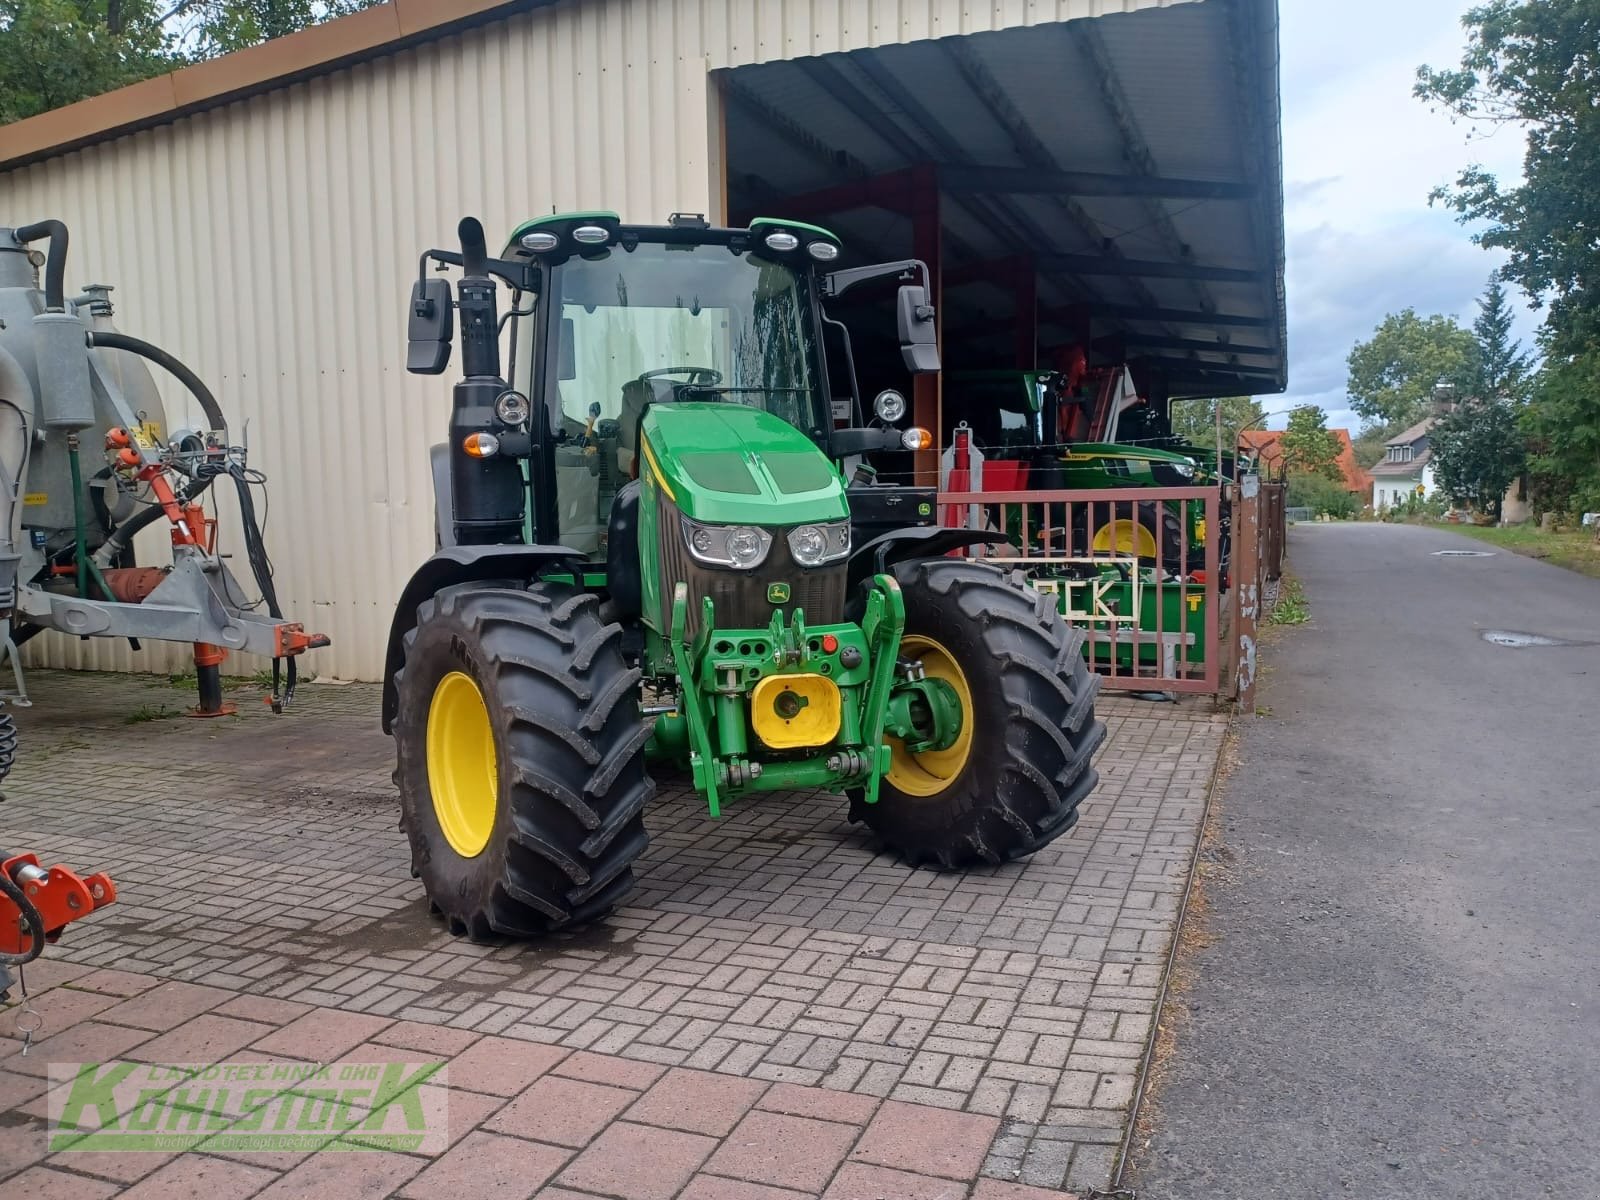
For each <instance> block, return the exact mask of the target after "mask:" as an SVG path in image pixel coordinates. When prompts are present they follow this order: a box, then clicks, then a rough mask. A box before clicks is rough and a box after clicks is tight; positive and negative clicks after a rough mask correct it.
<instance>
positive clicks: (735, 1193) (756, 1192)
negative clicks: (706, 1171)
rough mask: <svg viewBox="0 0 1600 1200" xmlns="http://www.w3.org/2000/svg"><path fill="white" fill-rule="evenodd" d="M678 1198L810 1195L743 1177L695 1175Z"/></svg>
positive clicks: (785, 1199)
mask: <svg viewBox="0 0 1600 1200" xmlns="http://www.w3.org/2000/svg"><path fill="white" fill-rule="evenodd" d="M678 1200H812V1197H811V1193H809V1192H795V1191H790V1190H789V1189H788V1188H775V1187H767V1186H766V1185H765V1184H760V1183H749V1182H747V1181H746V1180H743V1179H725V1178H723V1177H722V1176H720V1175H696V1176H695V1177H694V1178H693V1179H691V1180H690V1181H689V1186H688V1187H686V1188H684V1189H683V1191H682V1192H681V1193H679V1195H678Z"/></svg>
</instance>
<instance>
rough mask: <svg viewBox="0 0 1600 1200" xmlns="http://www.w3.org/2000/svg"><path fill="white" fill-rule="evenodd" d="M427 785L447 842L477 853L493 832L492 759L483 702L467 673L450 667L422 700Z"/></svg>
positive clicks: (495, 779) (489, 728) (494, 781)
mask: <svg viewBox="0 0 1600 1200" xmlns="http://www.w3.org/2000/svg"><path fill="white" fill-rule="evenodd" d="M427 741H428V790H429V792H430V793H431V794H432V796H433V812H434V816H436V817H437V818H438V820H439V829H440V830H441V831H442V832H443V833H444V838H445V841H447V842H449V843H450V848H451V849H452V850H454V851H455V852H456V853H457V854H459V855H461V857H462V858H476V857H477V856H478V855H480V854H482V853H483V851H484V847H486V846H487V845H488V844H489V838H490V836H491V835H492V834H493V833H494V823H495V814H496V812H497V809H498V792H499V786H498V780H499V771H498V765H499V764H498V759H497V758H496V755H495V748H494V729H493V727H492V726H491V725H490V723H489V708H488V705H487V704H485V703H484V699H483V692H482V691H480V690H479V688H478V685H477V683H476V682H475V681H474V680H473V678H472V676H470V675H468V674H466V673H465V672H462V671H451V672H450V673H449V674H448V675H446V676H445V677H444V678H443V679H441V680H439V683H438V686H437V687H435V688H434V689H433V699H432V700H431V701H430V702H429V704H428V739H427Z"/></svg>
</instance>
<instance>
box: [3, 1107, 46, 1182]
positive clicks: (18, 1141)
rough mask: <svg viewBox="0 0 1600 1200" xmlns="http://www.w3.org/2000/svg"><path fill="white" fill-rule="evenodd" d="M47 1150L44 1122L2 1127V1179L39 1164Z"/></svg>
mask: <svg viewBox="0 0 1600 1200" xmlns="http://www.w3.org/2000/svg"><path fill="white" fill-rule="evenodd" d="M46 1149H47V1147H46V1144H45V1126H44V1122H43V1121H26V1122H24V1121H21V1120H18V1121H17V1123H15V1124H5V1125H0V1179H4V1178H5V1177H6V1176H7V1175H9V1174H11V1173H12V1172H15V1171H20V1170H22V1168H24V1167H26V1166H30V1165H31V1164H33V1163H36V1162H38V1161H39V1160H40V1159H42V1158H43V1157H44V1156H45V1152H46ZM12 1186H13V1187H14V1186H15V1183H14V1182H13V1184H12ZM3 1190H4V1189H0V1191H3Z"/></svg>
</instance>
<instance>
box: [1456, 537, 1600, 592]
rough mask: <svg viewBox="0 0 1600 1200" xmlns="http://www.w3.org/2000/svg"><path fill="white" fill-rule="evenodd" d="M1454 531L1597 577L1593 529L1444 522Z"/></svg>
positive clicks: (1598, 549) (1599, 564)
mask: <svg viewBox="0 0 1600 1200" xmlns="http://www.w3.org/2000/svg"><path fill="white" fill-rule="evenodd" d="M1441 528H1446V529H1449V530H1451V531H1452V532H1454V533H1464V534H1466V535H1467V536H1468V537H1470V538H1476V539H1477V540H1478V541H1480V542H1488V543H1489V544H1490V545H1492V546H1499V547H1501V548H1502V549H1505V550H1509V551H1511V552H1512V553H1513V554H1521V555H1523V556H1524V557H1526V558H1538V559H1543V560H1544V561H1545V562H1547V563H1553V564H1555V565H1556V566H1558V567H1565V568H1566V569H1567V570H1569V571H1576V572H1578V574H1580V575H1591V576H1593V577H1594V578H1596V579H1600V542H1597V541H1596V540H1595V536H1594V531H1593V530H1592V529H1575V530H1571V531H1568V532H1566V533H1546V532H1545V531H1544V530H1542V529H1540V528H1539V527H1538V526H1537V525H1508V526H1505V527H1503V528H1502V527H1500V526H1498V525H1447V526H1442V527H1441Z"/></svg>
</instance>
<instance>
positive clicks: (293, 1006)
mask: <svg viewBox="0 0 1600 1200" xmlns="http://www.w3.org/2000/svg"><path fill="white" fill-rule="evenodd" d="M310 1010H311V1005H309V1004H301V1003H298V1002H297V1001H294V1000H276V999H274V998H273V997H271V996H251V995H245V996H235V997H234V998H233V999H232V1000H229V1001H228V1002H227V1003H225V1004H219V1005H217V1007H216V1008H215V1009H213V1010H212V1011H213V1012H216V1013H218V1014H220V1015H221V1016H224V1017H238V1018H239V1019H240V1020H243V1021H264V1022H266V1023H267V1024H269V1025H287V1024H288V1023H289V1022H290V1021H292V1020H294V1019H295V1018H296V1017H298V1016H301V1015H302V1014H304V1013H306V1012H309V1011H310Z"/></svg>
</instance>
